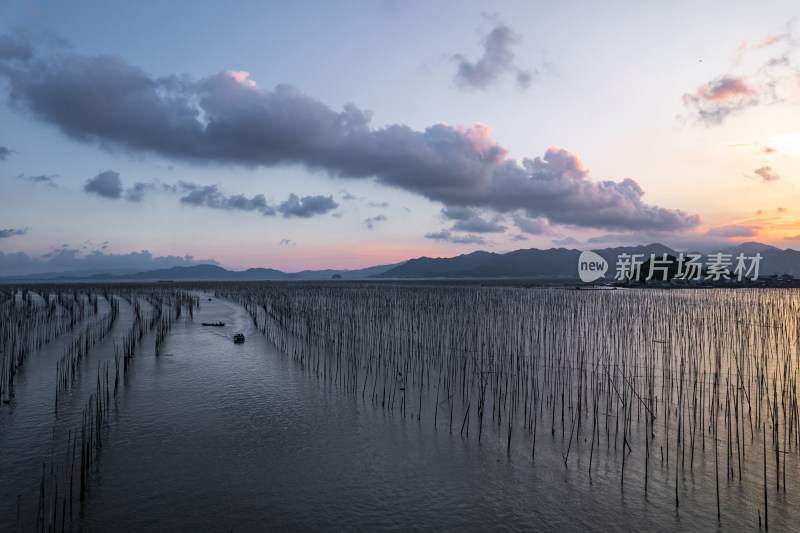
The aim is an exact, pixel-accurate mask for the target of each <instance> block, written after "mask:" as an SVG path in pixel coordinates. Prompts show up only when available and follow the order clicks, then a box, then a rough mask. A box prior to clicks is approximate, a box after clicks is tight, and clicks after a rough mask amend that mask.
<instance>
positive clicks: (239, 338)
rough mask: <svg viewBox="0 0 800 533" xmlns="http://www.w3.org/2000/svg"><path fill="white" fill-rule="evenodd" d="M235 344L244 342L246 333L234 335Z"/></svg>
mask: <svg viewBox="0 0 800 533" xmlns="http://www.w3.org/2000/svg"><path fill="white" fill-rule="evenodd" d="M233 342H235V343H237V344H239V343H241V342H244V333H237V334H236V335H234V336H233Z"/></svg>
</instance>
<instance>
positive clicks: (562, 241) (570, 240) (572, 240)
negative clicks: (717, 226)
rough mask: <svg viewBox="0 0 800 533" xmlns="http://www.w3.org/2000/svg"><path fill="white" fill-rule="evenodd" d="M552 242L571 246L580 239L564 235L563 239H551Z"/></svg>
mask: <svg viewBox="0 0 800 533" xmlns="http://www.w3.org/2000/svg"><path fill="white" fill-rule="evenodd" d="M552 242H553V244H556V245H558V246H571V245H573V244H578V243H580V241H579V240H578V239H576V238H574V237H564V238H563V239H553V241H552Z"/></svg>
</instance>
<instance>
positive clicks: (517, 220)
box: [514, 215, 550, 235]
mask: <svg viewBox="0 0 800 533" xmlns="http://www.w3.org/2000/svg"><path fill="white" fill-rule="evenodd" d="M514 224H515V225H516V226H517V227H518V228H519V229H521V230H522V231H524V232H525V233H530V234H531V235H542V234H544V233H547V232H549V231H550V225H549V224H548V223H547V220H544V219H542V218H534V219H531V218H526V217H523V216H520V215H514Z"/></svg>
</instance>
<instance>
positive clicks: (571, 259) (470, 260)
mask: <svg viewBox="0 0 800 533" xmlns="http://www.w3.org/2000/svg"><path fill="white" fill-rule="evenodd" d="M594 251H595V252H596V253H598V254H599V255H600V256H602V257H603V258H604V259H605V260H606V261H607V262H608V268H609V274H606V279H611V278H613V276H614V272H615V270H616V264H617V258H618V257H619V256H620V255H621V254H623V253H625V254H629V255H634V254H640V255H642V256H643V259H644V260H647V259H649V258H650V254H655V255H656V257H659V258H660V257H662V255H663V254H667V255H668V256H674V257H677V256H678V255H679V254H680V252H678V251H676V250H673V249H672V248H670V247H668V246H665V245H663V244H660V243H653V244H648V245H643V246H620V247H616V248H603V249H596V250H594ZM719 251H720V252H723V253H728V254H731V255H732V259H733V260H734V261H735V258H736V256H737V255H738V254H740V253H744V254H745V255H746V256H748V257H749V256H752V255H754V254H755V253H760V254H761V257H762V260H761V265H760V270H759V276H760V277H761V276H767V275H772V274H792V275H794V276H800V252H797V251H794V250H781V249H779V248H775V247H774V246H769V245H767V244H760V243H755V242H748V243H743V244H740V245H738V246H735V247H731V248H726V249H724V250H719ZM580 254H581V251H580V250H576V249H571V250H569V249H566V248H550V249H548V250H539V249H536V248H531V249H527V250H516V251H513V252H508V253H505V254H496V253H489V252H473V253H471V254H466V255H459V256H457V257H442V258H430V257H420V258H419V259H411V260H409V261H406V262H405V263H404V264H403V265H401V266H399V267H396V268H392V269H390V270H387V271H385V272H383V273H382V274H378V275H376V276H375V277H377V278H570V279H572V278H577V275H578V274H577V265H578V257H579V256H580ZM703 257H704V259H705V258H706V257H707V254H703Z"/></svg>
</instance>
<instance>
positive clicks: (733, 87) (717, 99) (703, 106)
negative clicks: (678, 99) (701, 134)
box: [683, 76, 760, 126]
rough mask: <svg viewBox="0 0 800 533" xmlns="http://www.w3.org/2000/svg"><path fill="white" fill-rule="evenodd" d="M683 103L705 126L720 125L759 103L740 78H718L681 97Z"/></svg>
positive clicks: (755, 94)
mask: <svg viewBox="0 0 800 533" xmlns="http://www.w3.org/2000/svg"><path fill="white" fill-rule="evenodd" d="M683 103H684V105H685V106H686V107H688V108H689V109H690V110H692V111H693V112H694V113H696V115H697V120H698V121H699V122H702V123H704V124H705V125H706V126H713V125H717V124H721V123H722V122H723V121H724V120H725V119H726V118H727V117H728V116H729V115H731V114H734V113H738V112H740V111H742V110H744V109H747V108H750V107H755V106H757V105H758V104H759V103H760V100H759V98H758V95H757V92H756V90H755V89H753V88H752V87H750V86H749V85H748V84H747V82H746V81H745V80H744V79H743V78H740V77H735V76H719V77H718V78H715V79H714V80H711V81H710V82H708V83H704V84H702V85H700V87H698V89H697V91H696V92H695V93H694V94H689V93H686V94H684V95H683Z"/></svg>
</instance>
